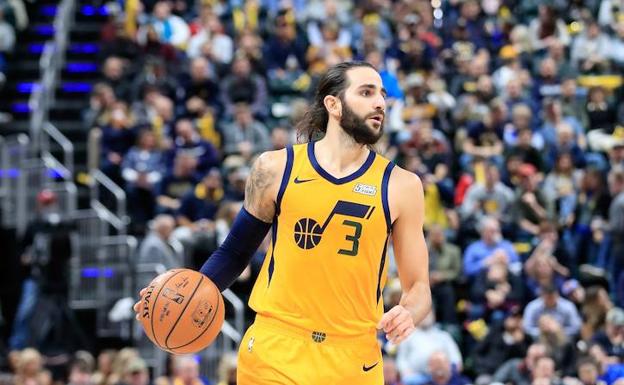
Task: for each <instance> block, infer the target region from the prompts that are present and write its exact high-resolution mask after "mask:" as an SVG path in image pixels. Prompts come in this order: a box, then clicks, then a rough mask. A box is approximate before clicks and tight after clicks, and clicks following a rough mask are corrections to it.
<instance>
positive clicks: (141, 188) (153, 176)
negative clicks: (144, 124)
mask: <svg viewBox="0 0 624 385" xmlns="http://www.w3.org/2000/svg"><path fill="white" fill-rule="evenodd" d="M156 144H157V143H156V136H155V135H154V133H153V132H152V131H149V130H143V131H141V132H140V133H139V135H138V140H137V145H136V146H134V147H132V148H131V149H130V150H129V151H128V153H127V154H126V156H125V157H124V160H123V162H122V164H121V168H122V171H121V175H122V176H123V178H124V180H125V182H126V192H127V194H128V199H130V200H131V201H132V202H134V204H132V205H130V206H129V212H130V215H131V217H132V219H133V221H134V222H135V224H136V225H138V226H143V225H145V223H146V222H147V221H148V220H149V219H150V218H152V217H153V216H154V209H155V198H156V186H157V185H158V183H160V181H161V180H162V175H163V167H164V159H163V157H162V153H161V151H160V150H159V149H158V148H157V147H156Z"/></svg>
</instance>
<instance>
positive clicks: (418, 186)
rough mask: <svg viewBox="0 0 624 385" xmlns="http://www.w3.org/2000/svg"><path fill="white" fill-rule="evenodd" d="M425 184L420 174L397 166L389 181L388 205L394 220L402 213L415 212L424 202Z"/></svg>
mask: <svg viewBox="0 0 624 385" xmlns="http://www.w3.org/2000/svg"><path fill="white" fill-rule="evenodd" d="M423 199H424V192H423V184H422V181H421V180H420V178H419V177H418V175H416V174H414V173H413V172H411V171H407V170H405V169H403V168H401V167H398V166H395V167H394V168H393V169H392V174H390V181H389V182H388V205H389V206H390V216H391V217H392V222H394V221H395V220H396V219H397V218H398V217H399V216H400V215H401V214H402V213H403V214H404V213H406V212H413V210H414V206H421V205H422V204H423Z"/></svg>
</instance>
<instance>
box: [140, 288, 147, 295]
mask: <svg viewBox="0 0 624 385" xmlns="http://www.w3.org/2000/svg"><path fill="white" fill-rule="evenodd" d="M145 293H147V288H146V287H144V288H143V289H141V291H140V292H139V297H143V295H144V294H145Z"/></svg>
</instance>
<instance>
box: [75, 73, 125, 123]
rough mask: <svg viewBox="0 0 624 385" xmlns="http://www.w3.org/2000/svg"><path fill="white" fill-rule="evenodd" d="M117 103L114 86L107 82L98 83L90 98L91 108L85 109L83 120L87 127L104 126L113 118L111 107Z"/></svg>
mask: <svg viewBox="0 0 624 385" xmlns="http://www.w3.org/2000/svg"><path fill="white" fill-rule="evenodd" d="M116 103H117V97H116V96H115V92H114V91H113V88H112V87H111V86H110V85H109V84H107V83H97V84H95V85H94V86H93V92H92V94H91V98H90V99H89V109H88V110H87V111H85V113H84V115H83V117H82V120H83V122H84V124H85V126H86V127H87V128H91V127H94V126H97V127H103V126H105V125H107V124H108V123H109V121H110V118H111V109H112V108H113V106H114V105H115V104H116Z"/></svg>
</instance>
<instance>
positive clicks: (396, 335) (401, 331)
mask: <svg viewBox="0 0 624 385" xmlns="http://www.w3.org/2000/svg"><path fill="white" fill-rule="evenodd" d="M410 328H413V325H412V324H411V323H409V322H403V323H401V324H400V325H399V326H397V327H396V328H395V330H394V331H393V332H392V333H391V334H389V338H388V339H389V340H391V341H392V342H393V343H395V344H396V343H398V342H397V341H398V340H400V339H402V337H403V336H404V335H405V334H406V333H407V332H408V331H409V330H410Z"/></svg>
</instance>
